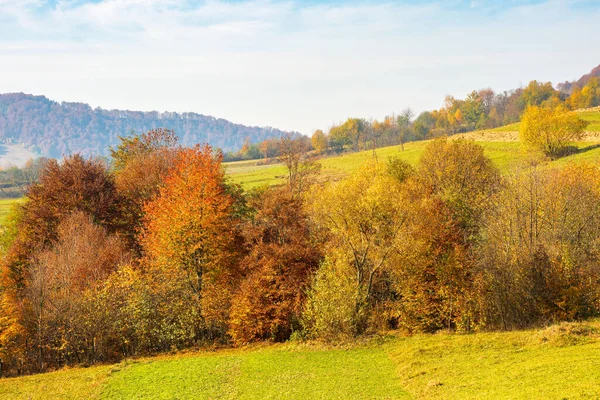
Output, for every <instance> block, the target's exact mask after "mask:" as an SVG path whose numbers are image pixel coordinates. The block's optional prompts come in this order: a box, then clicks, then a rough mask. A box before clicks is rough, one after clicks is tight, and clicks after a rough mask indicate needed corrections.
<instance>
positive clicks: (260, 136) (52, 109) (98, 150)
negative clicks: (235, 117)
mask: <svg viewBox="0 0 600 400" xmlns="http://www.w3.org/2000/svg"><path fill="white" fill-rule="evenodd" d="M155 128H167V129H172V130H174V131H175V133H176V134H177V135H178V136H179V139H180V142H181V144H183V145H186V146H190V145H193V144H196V143H209V144H210V145H212V146H213V147H215V148H217V147H218V148H221V149H223V150H226V151H230V150H237V149H239V148H241V147H242V145H243V144H244V141H245V140H246V139H248V140H249V141H250V142H252V143H256V142H260V141H263V140H265V139H269V138H277V137H280V136H281V134H283V133H284V131H282V130H279V129H275V128H271V127H256V126H245V125H241V124H234V123H232V122H230V121H227V120H225V119H221V118H215V117H212V116H207V115H202V114H197V113H193V112H184V113H177V112H157V111H129V110H105V109H102V108H95V109H92V108H91V107H90V106H89V105H88V104H85V103H68V102H61V103H59V102H56V101H52V100H50V99H48V98H47V97H45V96H34V95H30V94H24V93H7V94H0V141H2V142H4V143H23V144H24V145H25V146H27V147H28V148H30V149H32V150H34V151H36V152H37V153H39V154H41V155H43V156H47V157H61V156H63V155H68V154H73V153H81V154H83V155H86V156H97V155H101V156H102V155H107V154H108V149H109V147H110V146H114V145H116V144H117V143H118V140H119V139H118V138H119V136H125V135H128V134H129V133H130V132H131V131H132V130H133V131H135V132H136V133H142V132H146V131H148V130H151V129H155Z"/></svg>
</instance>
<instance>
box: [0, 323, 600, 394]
mask: <svg viewBox="0 0 600 400" xmlns="http://www.w3.org/2000/svg"><path fill="white" fill-rule="evenodd" d="M49 393H52V398H53V399H499V398H502V399H509V398H510V399H533V398H535V399H589V398H598V397H600V321H590V322H585V323H572V324H567V323H563V324H560V325H555V326H551V327H548V328H543V329H538V330H527V331H513V332H503V333H476V334H469V335H467V334H451V333H438V334H434V335H413V336H403V335H400V334H389V335H385V336H377V337H372V338H369V339H365V340H363V341H362V342H359V343H354V344H347V345H338V346H325V345H322V344H317V343H296V342H290V343H286V344H271V345H269V344H262V345H257V346H252V347H247V348H240V349H221V350H214V351H199V352H188V353H182V354H173V355H164V356H159V357H154V358H141V359H135V360H126V361H123V362H121V363H120V364H116V365H113V366H96V367H89V368H73V369H65V370H61V371H57V372H50V373H46V374H41V375H34V376H27V377H20V378H5V379H1V380H0V398H3V399H4V398H6V399H45V398H47V395H48V394H49Z"/></svg>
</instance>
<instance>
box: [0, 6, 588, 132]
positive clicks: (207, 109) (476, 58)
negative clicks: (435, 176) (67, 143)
mask: <svg viewBox="0 0 600 400" xmlns="http://www.w3.org/2000/svg"><path fill="white" fill-rule="evenodd" d="M598 21H600V1H564V0H563V1H516V0H513V1H510V0H509V1H486V0H473V1H428V2H419V1H404V2H398V1H396V2H376V1H353V2H343V1H339V0H335V1H326V2H323V1H317V0H309V1H285V0H237V1H227V2H224V1H217V0H210V1H176V0H94V1H84V0H52V1H42V0H0V92H16V91H18V92H21V91H23V92H26V93H34V94H44V95H46V96H48V97H49V98H51V99H53V100H58V101H82V102H87V103H90V104H91V105H92V106H101V107H103V108H125V109H137V110H158V111H166V110H168V111H195V112H199V113H203V114H210V115H214V116H216V117H222V118H227V119H229V120H232V121H234V122H239V123H244V124H250V125H261V126H275V127H279V128H282V129H289V130H298V131H300V132H303V133H306V134H310V133H311V132H312V131H313V130H314V129H318V128H321V129H327V128H328V127H329V126H331V125H332V124H333V123H338V122H340V121H342V120H344V119H345V118H347V117H349V116H357V117H364V118H382V117H383V116H385V115H386V114H390V113H392V112H398V111H400V110H401V109H403V108H405V107H407V106H410V107H412V108H413V109H414V110H416V111H422V110H426V109H432V108H438V107H439V106H441V105H442V103H443V100H444V96H445V95H447V94H450V95H454V96H457V97H462V96H464V95H466V93H468V92H469V91H471V90H473V89H480V88H483V87H491V88H492V89H494V90H496V91H502V90H507V89H512V88H515V87H518V86H519V85H520V84H526V83H527V82H528V81H529V80H532V79H538V80H543V81H552V82H553V83H557V82H560V81H564V80H567V79H574V78H578V77H579V76H580V75H582V74H584V73H587V72H589V70H590V69H591V68H593V67H594V66H596V65H598V64H600V45H599V44H598V40H597V37H598V34H599V31H600V29H599V26H600V23H599V22H598Z"/></svg>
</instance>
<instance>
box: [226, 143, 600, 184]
mask: <svg viewBox="0 0 600 400" xmlns="http://www.w3.org/2000/svg"><path fill="white" fill-rule="evenodd" d="M599 141H600V139H599ZM477 143H479V144H480V145H482V146H483V148H484V150H485V154H486V155H487V156H488V157H489V158H490V159H491V160H492V161H493V162H494V164H495V165H496V166H497V167H498V168H499V169H500V170H501V171H502V172H508V171H510V170H511V169H512V168H514V166H516V165H518V164H519V163H520V162H521V161H523V160H524V159H525V158H526V157H527V155H526V154H525V153H523V151H522V150H521V147H520V145H519V142H514V141H506V142H504V141H490V142H484V141H477ZM428 144H429V141H422V142H413V143H407V144H405V145H404V151H402V149H401V148H400V146H391V147H384V148H381V149H377V151H376V155H377V159H378V160H380V161H384V162H385V161H386V160H387V159H388V158H390V157H398V158H399V159H402V160H404V161H406V162H408V163H410V164H412V165H415V164H416V163H417V162H418V160H419V158H420V157H421V155H422V154H423V150H424V149H425V147H426V146H427V145H428ZM597 145H598V143H596V142H580V143H577V147H578V148H579V149H580V152H579V153H577V154H573V155H571V156H568V157H564V158H561V159H559V160H557V161H553V162H552V163H550V164H551V165H563V164H565V163H567V162H569V161H581V160H588V161H596V160H600V147H596V146H597ZM372 158H373V151H372V150H367V151H361V152H358V153H348V154H342V155H340V156H337V157H326V158H323V159H321V160H319V162H320V163H321V165H322V174H323V175H324V176H325V177H327V178H329V179H331V178H334V179H335V178H337V177H341V176H344V175H347V174H349V173H350V172H352V171H353V170H355V169H356V168H358V167H359V166H360V165H362V164H364V163H365V162H366V161H367V160H370V159H372ZM226 168H227V173H228V174H229V175H230V177H231V179H232V180H233V181H234V182H236V183H239V184H241V185H242V186H243V187H244V188H245V189H252V188H255V187H257V186H261V185H270V184H276V183H281V182H284V179H285V167H284V166H283V165H282V164H271V165H259V166H257V165H256V161H243V162H237V163H228V164H226Z"/></svg>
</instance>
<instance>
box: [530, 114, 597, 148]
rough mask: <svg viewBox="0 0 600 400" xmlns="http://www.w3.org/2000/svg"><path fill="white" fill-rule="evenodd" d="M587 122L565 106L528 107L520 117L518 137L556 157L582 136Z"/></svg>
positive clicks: (532, 146) (531, 146)
mask: <svg viewBox="0 0 600 400" xmlns="http://www.w3.org/2000/svg"><path fill="white" fill-rule="evenodd" d="M587 125H588V122H586V121H583V120H582V119H580V118H579V116H578V115H577V114H576V113H574V112H571V111H568V110H567V109H566V108H564V107H562V106H559V107H556V108H554V109H550V108H542V107H536V106H532V107H528V108H527V109H526V110H525V113H524V114H523V117H522V118H521V125H520V127H519V139H520V140H521V142H522V143H523V144H524V145H525V146H527V147H530V148H533V149H537V150H540V151H542V152H543V153H544V154H546V155H547V156H549V157H552V158H557V157H559V156H560V154H561V153H562V152H563V151H564V149H565V148H566V147H567V146H569V144H571V143H572V142H574V141H576V140H579V139H581V138H582V137H583V131H584V129H585V127H586V126H587Z"/></svg>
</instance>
